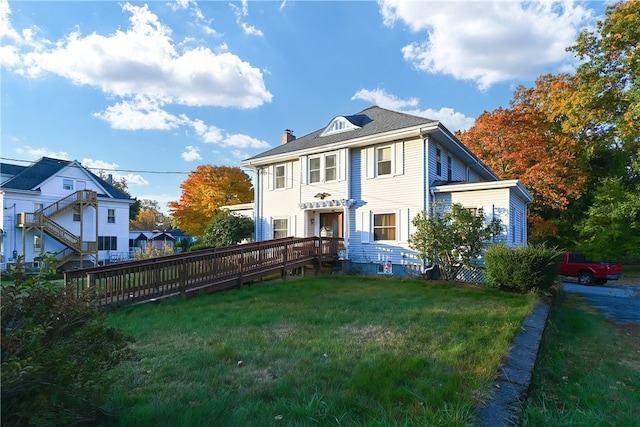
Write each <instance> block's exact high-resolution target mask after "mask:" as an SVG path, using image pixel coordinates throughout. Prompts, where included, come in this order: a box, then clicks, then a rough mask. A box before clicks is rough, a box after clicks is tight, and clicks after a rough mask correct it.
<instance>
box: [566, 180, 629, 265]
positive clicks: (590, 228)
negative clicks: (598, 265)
mask: <svg viewBox="0 0 640 427" xmlns="http://www.w3.org/2000/svg"><path fill="white" fill-rule="evenodd" d="M575 230H576V231H577V232H578V233H579V235H580V237H581V238H582V248H581V249H582V251H583V252H585V253H587V254H588V255H589V256H592V257H597V258H598V259H608V260H612V261H614V260H615V261H624V260H631V259H636V260H637V259H640V186H638V187H636V188H635V189H632V190H629V189H628V188H627V187H626V186H625V185H624V183H623V180H622V178H620V177H619V178H606V179H604V180H603V181H602V182H601V184H600V186H599V187H598V188H597V190H596V192H595V196H594V200H593V204H592V205H591V206H590V207H589V210H588V211H587V216H586V218H585V219H584V220H582V221H581V222H580V223H579V224H578V225H576V226H575Z"/></svg>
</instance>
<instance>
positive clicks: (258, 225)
mask: <svg viewBox="0 0 640 427" xmlns="http://www.w3.org/2000/svg"><path fill="white" fill-rule="evenodd" d="M254 217H255V218H254V220H255V224H254V225H253V226H254V233H255V239H256V241H258V242H259V241H261V240H262V169H260V168H256V213H255V214H254Z"/></svg>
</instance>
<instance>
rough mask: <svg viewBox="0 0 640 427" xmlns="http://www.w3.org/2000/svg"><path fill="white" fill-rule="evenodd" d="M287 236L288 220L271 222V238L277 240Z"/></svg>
mask: <svg viewBox="0 0 640 427" xmlns="http://www.w3.org/2000/svg"><path fill="white" fill-rule="evenodd" d="M288 235H289V220H287V219H274V220H273V238H274V239H279V238H281V237H287V236H288Z"/></svg>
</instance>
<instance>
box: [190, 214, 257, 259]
mask: <svg viewBox="0 0 640 427" xmlns="http://www.w3.org/2000/svg"><path fill="white" fill-rule="evenodd" d="M252 234H253V220H252V219H251V218H249V217H246V216H243V215H238V214H235V213H233V212H229V211H227V210H222V211H220V213H218V215H216V217H215V218H214V219H213V221H212V222H211V224H209V225H208V226H207V228H206V229H205V230H204V235H203V236H202V239H201V240H199V241H198V243H196V244H195V245H193V246H192V247H191V250H197V249H204V248H220V247H223V246H231V245H236V244H238V243H240V242H242V241H243V240H245V239H249V238H251V236H252Z"/></svg>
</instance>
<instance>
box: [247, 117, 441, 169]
mask: <svg viewBox="0 0 640 427" xmlns="http://www.w3.org/2000/svg"><path fill="white" fill-rule="evenodd" d="M344 117H345V118H346V119H347V120H349V121H350V122H351V123H353V124H354V125H356V126H360V129H355V130H351V131H346V132H340V133H335V134H331V135H327V136H323V137H320V134H321V133H322V132H323V131H324V129H325V128H326V125H325V127H323V128H321V129H318V130H317V131H315V132H311V133H310V134H308V135H305V136H302V137H300V138H296V139H295V140H293V141H291V142H289V143H287V144H282V145H279V146H277V147H275V148H272V149H270V150H267V151H265V152H263V153H260V154H257V155H255V156H253V157H250V158H248V159H246V160H245V161H250V160H254V159H259V158H262V157H268V156H275V155H279V154H286V153H292V152H295V151H299V150H306V149H309V148H316V147H321V146H323V145H329V144H334V143H336V142H342V141H348V140H350V139H355V138H360V137H363V136H371V135H376V134H379V133H384V132H389V131H394V130H399V129H404V128H409V127H413V126H420V125H426V124H431V123H434V122H437V120H431V119H427V118H424V117H419V116H412V115H411V114H406V113H399V112H397V111H391V110H386V109H384V108H380V107H378V106H373V107H369V108H367V109H365V110H362V111H361V112H359V113H357V114H354V115H351V116H344ZM332 120H333V118H332ZM330 122H331V121H329V123H330ZM329 123H327V125H328V124H329Z"/></svg>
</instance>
